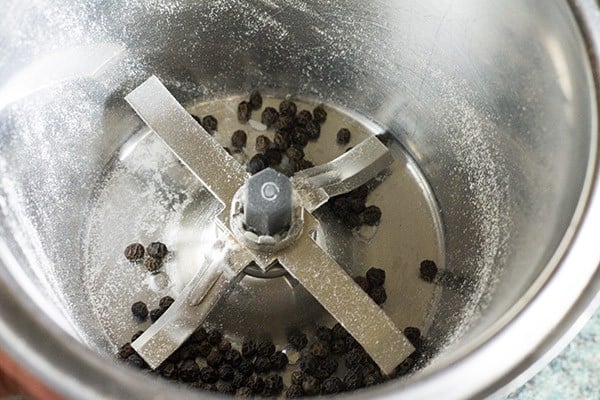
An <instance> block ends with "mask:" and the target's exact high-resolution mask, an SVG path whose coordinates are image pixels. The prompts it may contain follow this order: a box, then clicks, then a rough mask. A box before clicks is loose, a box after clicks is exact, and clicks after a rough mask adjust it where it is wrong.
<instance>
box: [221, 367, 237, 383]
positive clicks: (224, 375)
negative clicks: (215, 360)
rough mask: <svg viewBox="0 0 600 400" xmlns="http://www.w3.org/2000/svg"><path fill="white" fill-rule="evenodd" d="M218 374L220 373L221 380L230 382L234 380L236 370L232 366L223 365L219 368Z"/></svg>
mask: <svg viewBox="0 0 600 400" xmlns="http://www.w3.org/2000/svg"><path fill="white" fill-rule="evenodd" d="M218 372H219V378H221V379H222V380H224V381H227V382H229V381H231V380H232V379H233V375H234V373H235V370H234V369H233V367H232V366H231V365H227V364H223V365H221V366H220V367H219V369H218Z"/></svg>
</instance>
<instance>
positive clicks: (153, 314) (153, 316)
mask: <svg viewBox="0 0 600 400" xmlns="http://www.w3.org/2000/svg"><path fill="white" fill-rule="evenodd" d="M164 312H165V310H163V309H162V308H155V309H153V310H150V321H152V322H156V321H157V320H158V319H159V318H160V317H161V316H162V315H163V313H164Z"/></svg>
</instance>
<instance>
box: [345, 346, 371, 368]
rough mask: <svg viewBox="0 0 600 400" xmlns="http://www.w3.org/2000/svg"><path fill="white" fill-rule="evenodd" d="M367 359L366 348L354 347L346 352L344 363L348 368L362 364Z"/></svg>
mask: <svg viewBox="0 0 600 400" xmlns="http://www.w3.org/2000/svg"><path fill="white" fill-rule="evenodd" d="M366 359H367V357H366V354H365V352H364V350H362V349H359V348H354V349H352V350H350V351H349V352H348V353H346V356H345V357H344V364H345V365H346V368H348V369H352V368H356V367H359V366H361V365H362V364H363V363H364V362H365V360H366Z"/></svg>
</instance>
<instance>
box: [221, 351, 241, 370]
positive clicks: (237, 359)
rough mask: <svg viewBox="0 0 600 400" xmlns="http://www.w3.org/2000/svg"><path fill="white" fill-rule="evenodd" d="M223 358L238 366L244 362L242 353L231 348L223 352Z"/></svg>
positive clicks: (228, 362)
mask: <svg viewBox="0 0 600 400" xmlns="http://www.w3.org/2000/svg"><path fill="white" fill-rule="evenodd" d="M223 360H224V361H225V362H226V363H227V364H229V365H231V366H233V367H237V366H238V365H240V363H241V362H242V355H241V354H240V352H239V351H237V350H235V349H229V350H227V351H226V352H225V354H223Z"/></svg>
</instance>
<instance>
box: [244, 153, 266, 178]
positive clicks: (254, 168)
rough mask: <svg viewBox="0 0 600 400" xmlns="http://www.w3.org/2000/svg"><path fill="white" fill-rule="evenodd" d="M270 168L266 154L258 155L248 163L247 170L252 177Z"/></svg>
mask: <svg viewBox="0 0 600 400" xmlns="http://www.w3.org/2000/svg"><path fill="white" fill-rule="evenodd" d="M268 166H269V160H268V159H267V157H266V156H265V155H264V154H261V153H258V154H255V155H254V157H252V158H251V159H250V161H248V165H247V166H246V170H248V172H249V173H251V174H252V175H254V174H256V173H258V172H260V171H262V170H263V169H265V168H267V167H268Z"/></svg>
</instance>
